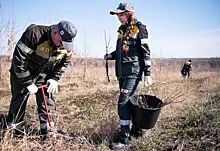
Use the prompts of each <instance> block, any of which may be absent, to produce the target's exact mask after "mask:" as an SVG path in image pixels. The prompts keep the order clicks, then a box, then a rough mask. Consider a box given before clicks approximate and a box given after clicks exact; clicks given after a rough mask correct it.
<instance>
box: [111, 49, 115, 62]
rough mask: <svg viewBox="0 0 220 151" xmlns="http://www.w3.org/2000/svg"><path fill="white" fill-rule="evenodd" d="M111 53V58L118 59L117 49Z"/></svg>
mask: <svg viewBox="0 0 220 151" xmlns="http://www.w3.org/2000/svg"><path fill="white" fill-rule="evenodd" d="M111 55H112V58H111V60H116V51H113V52H112V53H111Z"/></svg>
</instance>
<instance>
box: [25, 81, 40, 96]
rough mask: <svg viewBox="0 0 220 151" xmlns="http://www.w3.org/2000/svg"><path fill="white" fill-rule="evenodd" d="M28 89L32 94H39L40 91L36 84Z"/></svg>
mask: <svg viewBox="0 0 220 151" xmlns="http://www.w3.org/2000/svg"><path fill="white" fill-rule="evenodd" d="M27 89H28V91H29V93H30V94H34V93H37V91H38V87H37V86H36V85H35V84H34V83H32V84H31V85H29V86H28V87H27Z"/></svg>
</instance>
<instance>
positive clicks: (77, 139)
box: [0, 58, 220, 151]
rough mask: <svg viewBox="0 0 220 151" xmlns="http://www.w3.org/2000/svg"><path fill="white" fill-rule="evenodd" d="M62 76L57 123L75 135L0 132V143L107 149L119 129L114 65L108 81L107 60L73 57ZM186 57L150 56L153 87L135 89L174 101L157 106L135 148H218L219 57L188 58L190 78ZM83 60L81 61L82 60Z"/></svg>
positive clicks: (4, 67)
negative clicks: (151, 125)
mask: <svg viewBox="0 0 220 151" xmlns="http://www.w3.org/2000/svg"><path fill="white" fill-rule="evenodd" d="M73 61H74V62H73V63H72V64H71V65H70V66H69V68H68V70H67V71H66V73H65V74H64V75H63V76H62V78H61V81H60V82H59V84H60V91H59V93H58V94H55V100H56V105H57V111H56V115H55V126H56V128H58V129H63V130H64V131H66V132H69V133H71V134H72V135H73V137H72V138H71V139H70V138H63V137H57V139H56V140H55V144H54V145H53V144H52V143H51V141H50V140H46V141H41V140H39V139H37V138H35V136H30V135H27V136H24V137H23V138H10V137H7V134H4V133H3V131H2V130H1V132H0V147H1V148H2V150H4V151H6V150H7V151H9V150H10V151H11V150H16V151H20V150H22V151H23V150H25V151H26V150H31V151H32V150H33V151H35V150H36V151H40V150H42V151H44V150H45V151H46V150H57V151H59V150H74V151H78V150H80V151H89V150H91V151H93V150H95V151H104V150H109V148H108V142H109V141H110V140H112V139H114V137H115V136H116V134H117V132H118V130H119V120H118V115H117V98H118V95H119V88H118V82H117V80H116V78H115V75H114V63H113V62H110V69H109V73H110V80H111V82H110V83H109V82H107V78H106V71H105V62H104V61H103V60H96V59H87V61H86V62H85V61H79V60H73ZM184 61H186V59H153V65H152V70H151V71H152V79H153V85H152V86H151V87H148V88H146V87H143V83H141V84H140V85H139V88H138V90H137V92H138V93H148V94H151V95H156V96H158V97H159V98H160V99H162V100H163V101H169V99H171V98H173V99H174V102H179V103H171V104H169V105H167V106H165V107H164V108H162V110H161V114H160V116H159V119H158V121H157V123H156V126H155V128H153V129H152V130H151V131H150V134H149V136H148V137H147V138H139V139H134V140H133V142H132V146H131V148H129V149H127V150H133V151H172V150H178V151H183V150H184V151H188V150H191V151H197V150H198V151H200V150H220V116H219V115H220V111H219V110H220V102H219V100H220V60H219V59H213V58H212V59H194V60H193V59H192V65H193V71H192V78H191V79H183V78H182V77H181V75H180V70H181V66H182V64H183V63H184ZM83 62H84V63H83ZM0 67H1V68H0V79H1V82H0V85H1V87H0V114H1V115H2V116H3V115H7V112H8V109H9V103H10V99H11V95H10V83H9V78H10V77H9V72H8V69H9V67H10V62H8V61H4V60H2V61H1V63H0ZM25 121H26V123H27V125H28V126H27V132H30V131H31V130H32V129H34V128H38V127H39V121H38V116H37V106H36V102H35V97H34V96H31V97H30V99H29V102H28V105H27V110H26V115H25Z"/></svg>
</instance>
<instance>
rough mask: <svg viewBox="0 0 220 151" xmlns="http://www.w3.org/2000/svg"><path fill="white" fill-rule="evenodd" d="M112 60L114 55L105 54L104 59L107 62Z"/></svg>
mask: <svg viewBox="0 0 220 151" xmlns="http://www.w3.org/2000/svg"><path fill="white" fill-rule="evenodd" d="M111 58H112V55H111V54H105V55H104V59H105V60H110V59H111Z"/></svg>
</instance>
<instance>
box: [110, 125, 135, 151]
mask: <svg viewBox="0 0 220 151" xmlns="http://www.w3.org/2000/svg"><path fill="white" fill-rule="evenodd" d="M130 145H131V136H130V128H129V125H121V131H120V132H119V137H118V140H117V141H116V142H114V143H111V144H110V145H109V148H110V149H112V150H120V149H122V148H123V149H124V148H127V147H130Z"/></svg>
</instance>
